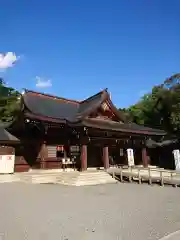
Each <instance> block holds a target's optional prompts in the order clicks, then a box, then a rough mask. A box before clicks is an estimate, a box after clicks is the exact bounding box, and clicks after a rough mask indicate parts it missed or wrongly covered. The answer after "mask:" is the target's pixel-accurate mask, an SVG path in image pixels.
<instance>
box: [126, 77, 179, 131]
mask: <svg viewBox="0 0 180 240" xmlns="http://www.w3.org/2000/svg"><path fill="white" fill-rule="evenodd" d="M124 112H126V115H128V118H130V119H131V121H133V122H136V123H138V124H143V125H146V126H149V127H156V128H161V129H164V130H166V131H168V132H170V133H176V134H178V133H180V73H177V74H174V75H173V76H171V77H169V78H167V79H166V80H165V81H164V82H163V83H162V84H161V85H158V86H154V87H153V88H152V91H151V93H148V94H145V95H144V96H143V97H142V98H141V99H140V101H139V102H137V103H136V104H135V105H133V106H130V107H129V108H128V109H124Z"/></svg>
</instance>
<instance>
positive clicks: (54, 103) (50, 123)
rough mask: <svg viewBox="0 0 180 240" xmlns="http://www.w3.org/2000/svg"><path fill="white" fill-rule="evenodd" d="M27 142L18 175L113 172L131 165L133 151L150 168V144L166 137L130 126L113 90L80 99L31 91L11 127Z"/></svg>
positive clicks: (18, 157) (19, 151) (20, 148)
mask: <svg viewBox="0 0 180 240" xmlns="http://www.w3.org/2000/svg"><path fill="white" fill-rule="evenodd" d="M8 129H9V131H11V133H12V134H14V135H15V136H17V137H18V138H19V139H20V140H21V145H19V146H17V147H16V161H15V171H28V170H29V169H31V168H38V169H53V168H62V167H63V166H64V164H67V165H68V164H69V165H73V166H74V165H75V168H77V169H80V170H82V171H83V170H86V169H87V168H91V167H93V168H99V167H104V168H105V169H107V168H109V166H110V165H111V164H127V155H126V150H127V148H132V149H133V150H134V155H135V164H141V163H143V165H144V166H147V165H148V159H149V158H148V157H147V151H146V140H147V139H148V138H152V139H154V140H155V141H158V140H160V139H161V138H162V136H164V135H166V133H165V132H164V131H162V130H158V129H152V128H147V127H143V126H140V125H137V124H134V123H130V122H127V121H126V119H125V117H124V115H123V113H122V112H120V111H119V110H118V109H117V108H116V107H115V106H114V104H113V103H112V101H111V98H110V95H109V93H108V91H107V89H105V90H103V91H101V92H99V93H97V94H95V95H93V96H91V97H89V98H87V99H85V100H83V101H75V100H69V99H65V98H61V97H57V96H51V95H48V94H43V93H38V92H34V91H28V90H26V91H25V93H24V94H23V95H22V97H21V111H20V113H19V116H18V117H17V119H15V120H14V122H13V123H12V125H11V126H10V127H9V128H8Z"/></svg>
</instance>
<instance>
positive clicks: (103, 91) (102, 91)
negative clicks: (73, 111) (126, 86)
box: [80, 88, 109, 104]
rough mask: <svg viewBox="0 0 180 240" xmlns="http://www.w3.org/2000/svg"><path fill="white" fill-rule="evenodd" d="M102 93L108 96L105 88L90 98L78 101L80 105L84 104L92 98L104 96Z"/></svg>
mask: <svg viewBox="0 0 180 240" xmlns="http://www.w3.org/2000/svg"><path fill="white" fill-rule="evenodd" d="M104 93H106V94H109V93H108V91H107V88H105V89H103V90H101V91H100V92H98V93H96V94H94V95H92V96H91V97H88V98H86V99H84V100H82V101H80V104H82V103H84V102H87V101H89V100H92V99H93V98H94V97H96V96H98V95H99V94H104Z"/></svg>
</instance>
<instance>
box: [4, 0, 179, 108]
mask: <svg viewBox="0 0 180 240" xmlns="http://www.w3.org/2000/svg"><path fill="white" fill-rule="evenodd" d="M179 9H180V1H179V0H171V1H168V0H167V1H163V0H151V1H149V0H136V1H134V0H128V1H126V0H66V1H57V0H51V1H49V0H46V1H42V0H39V1H37V0H31V1H24V0H18V1H17V0H1V1H0V29H1V36H0V53H7V52H15V54H16V55H17V56H20V59H19V60H18V61H17V63H16V64H15V66H14V67H11V68H8V69H6V70H5V71H4V72H1V73H0V74H1V76H3V77H4V79H5V80H6V81H7V82H8V84H9V85H11V86H13V87H15V88H17V89H22V88H28V89H33V90H37V91H40V92H48V93H51V94H54V95H59V96H63V97H67V98H73V99H78V100H80V99H83V98H86V97H88V96H90V95H92V94H94V93H96V92H98V91H99V90H101V89H103V88H106V87H107V88H108V89H109V91H110V92H111V95H112V99H113V101H114V103H115V104H116V105H117V106H118V107H127V106H129V105H131V104H133V103H135V102H136V101H137V100H138V99H139V98H140V96H141V95H142V94H143V93H145V92H148V91H149V90H150V89H151V87H152V86H153V85H155V84H158V83H161V82H163V80H164V79H165V78H166V77H168V76H170V75H171V74H173V73H176V72H180V15H179ZM36 76H38V77H39V79H40V80H41V79H42V80H49V81H51V83H52V86H51V87H47V88H45V87H44V88H42V87H41V88H40V87H36V81H37V79H36Z"/></svg>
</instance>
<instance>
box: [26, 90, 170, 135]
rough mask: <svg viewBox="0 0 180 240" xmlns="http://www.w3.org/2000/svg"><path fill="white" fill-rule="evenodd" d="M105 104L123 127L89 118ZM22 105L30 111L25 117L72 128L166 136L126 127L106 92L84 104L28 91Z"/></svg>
mask: <svg viewBox="0 0 180 240" xmlns="http://www.w3.org/2000/svg"><path fill="white" fill-rule="evenodd" d="M105 100H108V103H109V104H110V107H111V108H112V110H113V112H114V113H115V114H116V115H117V116H118V119H119V120H121V121H122V122H124V123H120V122H114V121H111V120H102V119H101V120H100V119H92V118H91V119H90V118H87V116H88V115H89V114H90V113H92V112H93V111H94V110H96V109H97V108H98V107H100V105H101V104H102V103H103V102H104V101H105ZM23 102H24V104H25V106H26V108H27V109H28V111H26V109H25V114H26V116H28V117H30V118H34V119H36V118H37V119H39V120H42V121H46V120H47V121H52V122H57V123H59V122H66V121H67V122H68V124H70V125H71V124H72V125H76V126H77V125H84V126H88V127H94V128H100V129H107V130H114V131H121V132H130V133H139V134H148V135H161V136H162V135H165V134H166V133H165V132H164V131H161V130H156V129H152V128H147V127H143V126H140V125H137V124H134V123H127V122H126V121H125V118H124V116H123V114H121V113H120V112H119V111H118V110H117V108H116V107H115V106H114V105H113V103H112V102H111V99H110V97H109V94H108V92H107V89H105V90H103V91H101V92H99V93H97V94H96V95H93V96H92V97H90V98H88V99H86V100H84V101H81V102H80V101H79V102H78V101H73V100H68V99H64V98H58V97H55V96H49V95H46V94H42V93H37V92H33V91H26V92H25V94H24V95H23Z"/></svg>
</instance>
